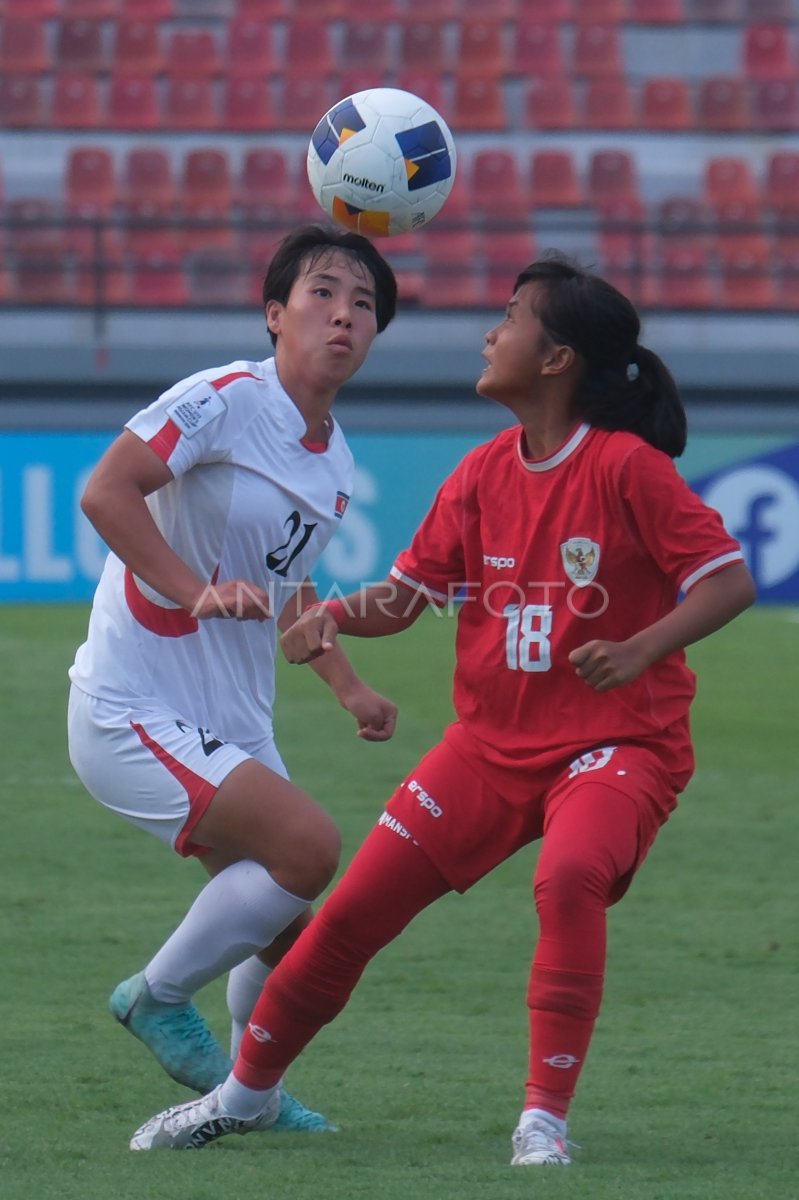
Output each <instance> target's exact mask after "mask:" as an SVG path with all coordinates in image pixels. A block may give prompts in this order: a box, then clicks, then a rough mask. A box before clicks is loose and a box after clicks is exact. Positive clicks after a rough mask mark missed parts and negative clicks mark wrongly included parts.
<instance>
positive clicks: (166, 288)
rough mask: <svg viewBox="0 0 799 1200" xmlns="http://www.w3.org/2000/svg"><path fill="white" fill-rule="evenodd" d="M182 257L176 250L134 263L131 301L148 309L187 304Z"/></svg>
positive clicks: (151, 254)
mask: <svg viewBox="0 0 799 1200" xmlns="http://www.w3.org/2000/svg"><path fill="white" fill-rule="evenodd" d="M188 298H189V296H188V289H187V287H186V279H185V276H184V274H183V261H182V255H181V253H180V251H179V250H177V249H175V248H171V249H170V248H167V247H166V246H164V247H163V248H161V249H159V250H157V251H151V252H149V253H145V254H140V255H137V256H135V257H134V259H133V263H132V279H131V299H132V302H133V303H134V304H136V305H140V306H143V307H145V308H156V307H166V308H177V307H182V306H183V305H185V304H186V303H187V302H188Z"/></svg>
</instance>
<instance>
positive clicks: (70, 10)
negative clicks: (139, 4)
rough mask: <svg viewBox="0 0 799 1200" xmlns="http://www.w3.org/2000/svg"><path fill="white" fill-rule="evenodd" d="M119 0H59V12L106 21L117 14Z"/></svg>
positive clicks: (84, 18) (68, 15)
mask: <svg viewBox="0 0 799 1200" xmlns="http://www.w3.org/2000/svg"><path fill="white" fill-rule="evenodd" d="M120 7H121V5H120V3H119V0H61V13H62V15H63V16H65V17H69V18H76V17H77V18H82V19H83V20H84V21H108V20H110V19H111V18H113V17H116V16H118V14H119V9H120Z"/></svg>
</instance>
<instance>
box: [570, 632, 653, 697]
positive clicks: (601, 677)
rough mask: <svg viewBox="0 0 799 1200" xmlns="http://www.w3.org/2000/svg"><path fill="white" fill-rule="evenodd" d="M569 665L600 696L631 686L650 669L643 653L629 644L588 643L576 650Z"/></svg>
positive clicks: (571, 655) (573, 651) (572, 653)
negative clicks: (642, 673)
mask: <svg viewBox="0 0 799 1200" xmlns="http://www.w3.org/2000/svg"><path fill="white" fill-rule="evenodd" d="M569 662H570V663H571V664H572V666H573V667H576V669H577V674H578V675H579V677H580V679H584V680H585V682H586V683H587V684H588V686H589V687H592V688H593V689H594V691H596V692H609V691H610V690H611V689H612V688H616V687H621V686H622V684H625V683H631V682H632V681H633V679H637V678H638V676H639V675H640V674H641V672H642V671H644V670H646V668H647V667H648V666H649V663H648V661H647V660H646V658H645V657H644V655H643V654H642V653H641V651H640V650H638V649H636V648H635V647H633V646H631V645H630V643H629V642H603V641H594V642H586V643H585V645H584V646H578V647H577V649H576V650H572V652H571V654H570V655H569Z"/></svg>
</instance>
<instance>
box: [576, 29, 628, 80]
mask: <svg viewBox="0 0 799 1200" xmlns="http://www.w3.org/2000/svg"><path fill="white" fill-rule="evenodd" d="M571 69H572V71H573V73H574V74H575V75H578V76H583V77H585V78H587V79H596V78H597V77H598V76H603V77H605V78H606V77H607V76H612V77H614V78H618V77H619V76H620V75H624V74H625V67H624V59H623V56H622V45H621V35H620V33H619V27H618V26H617V25H592V24H587V25H577V26H576V27H575V31H574V43H573V45H572V61H571Z"/></svg>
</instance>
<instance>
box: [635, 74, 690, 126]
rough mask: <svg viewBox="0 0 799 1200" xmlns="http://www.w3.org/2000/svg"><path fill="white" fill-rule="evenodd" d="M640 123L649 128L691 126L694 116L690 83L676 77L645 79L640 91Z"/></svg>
mask: <svg viewBox="0 0 799 1200" xmlns="http://www.w3.org/2000/svg"><path fill="white" fill-rule="evenodd" d="M641 122H642V124H643V125H644V126H645V127H646V128H647V129H662V130H680V129H691V128H692V127H693V124H694V115H693V111H692V106H691V93H690V91H689V88H688V83H687V82H686V81H685V80H684V79H680V78H678V77H676V76H675V77H665V76H661V77H660V78H654V79H647V80H645V81H644V84H643V88H642V92H641Z"/></svg>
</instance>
